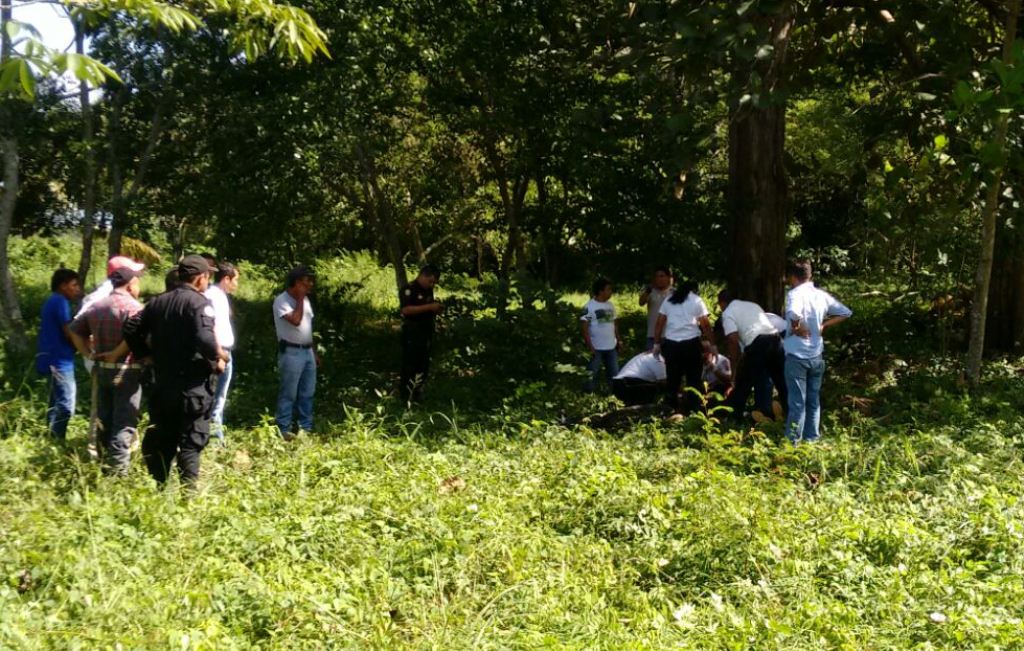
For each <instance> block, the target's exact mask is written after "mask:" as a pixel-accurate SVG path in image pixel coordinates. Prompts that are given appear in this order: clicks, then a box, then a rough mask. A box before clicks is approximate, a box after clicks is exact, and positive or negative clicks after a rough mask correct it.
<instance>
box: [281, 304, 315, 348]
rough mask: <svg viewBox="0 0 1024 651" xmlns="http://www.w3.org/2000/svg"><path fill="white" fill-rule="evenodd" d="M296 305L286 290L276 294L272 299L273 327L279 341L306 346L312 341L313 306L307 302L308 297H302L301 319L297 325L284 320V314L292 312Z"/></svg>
mask: <svg viewBox="0 0 1024 651" xmlns="http://www.w3.org/2000/svg"><path fill="white" fill-rule="evenodd" d="M298 305H299V304H298V303H297V302H296V301H295V299H294V298H292V296H291V294H289V293H288V292H287V291H284V292H281V293H280V294H278V295H277V298H275V299H274V329H275V330H276V331H277V338H278V339H280V340H281V341H287V342H288V343H290V344H298V345H300V346H308V345H310V344H312V343H313V306H312V305H310V304H309V298H308V297H306V298H304V299H303V303H302V321H301V322H300V323H299V325H298V326H293V325H292V324H291V323H288V322H287V321H285V320H284V316H285V315H286V314H289V313H291V312H294V311H295V308H296V307H298Z"/></svg>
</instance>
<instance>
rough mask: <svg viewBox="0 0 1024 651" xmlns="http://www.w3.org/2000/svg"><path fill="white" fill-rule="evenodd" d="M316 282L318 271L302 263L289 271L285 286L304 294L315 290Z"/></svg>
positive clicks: (294, 291)
mask: <svg viewBox="0 0 1024 651" xmlns="http://www.w3.org/2000/svg"><path fill="white" fill-rule="evenodd" d="M314 284H316V273H315V272H314V271H313V270H312V269H310V268H309V267H307V266H306V265H302V264H300V265H299V266H297V267H295V268H294V269H292V270H291V271H289V272H288V277H287V278H286V279H285V287H286V288H287V289H288V290H289V291H290V292H292V293H299V294H302V295H303V296H305V295H306V294H309V293H310V292H311V291H313V285H314Z"/></svg>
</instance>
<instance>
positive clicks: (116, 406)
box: [71, 267, 142, 475]
mask: <svg viewBox="0 0 1024 651" xmlns="http://www.w3.org/2000/svg"><path fill="white" fill-rule="evenodd" d="M139 275H140V272H137V271H134V270H133V269H132V268H131V267H121V268H119V269H117V270H116V271H114V273H112V274H110V277H109V280H110V283H111V287H112V288H113V289H112V291H111V293H110V295H109V296H107V297H106V298H104V299H102V300H100V301H97V302H95V303H93V304H92V305H91V306H90V307H89V309H87V310H86V311H84V312H82V313H80V314H79V315H78V316H77V317H75V320H74V322H72V324H71V337H72V340H73V341H74V343H75V348H77V349H78V351H79V352H80V353H82V356H83V357H85V358H86V359H89V358H91V357H93V356H94V355H95V356H96V358H97V359H98V360H99V361H97V362H96V366H97V369H96V373H95V376H94V377H93V382H95V383H96V388H95V391H94V393H93V400H95V401H96V404H94V405H93V410H94V412H95V413H96V418H97V421H98V428H99V436H98V438H99V441H100V443H101V444H102V449H103V456H104V457H105V462H106V466H107V468H108V469H109V470H110V472H112V473H113V474H117V475H124V474H127V473H128V463H129V460H130V458H131V446H132V443H133V442H134V441H135V437H136V435H137V431H138V430H137V428H138V425H139V407H140V403H141V402H142V365H141V364H139V363H136V362H135V361H134V360H133V359H132V356H131V355H130V354H126V355H121V354H119V353H120V351H117V353H114V351H116V350H117V349H118V348H119V347H120V346H121V344H122V342H123V341H124V324H125V323H127V322H128V319H130V318H131V317H133V316H135V315H136V314H138V313H139V312H140V311H142V303H139V301H138V298H139V289H140V283H139ZM90 341H91V349H90V343H89V342H90ZM111 353H113V354H114V356H113V357H107V355H108V354H111Z"/></svg>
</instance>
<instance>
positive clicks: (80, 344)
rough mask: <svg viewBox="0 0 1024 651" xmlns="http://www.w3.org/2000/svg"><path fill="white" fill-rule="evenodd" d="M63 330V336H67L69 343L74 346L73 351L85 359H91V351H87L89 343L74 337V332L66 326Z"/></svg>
mask: <svg viewBox="0 0 1024 651" xmlns="http://www.w3.org/2000/svg"><path fill="white" fill-rule="evenodd" d="M64 330H65V333H64V334H66V335H67V337H68V339H70V340H71V343H72V344H73V345H74V346H75V350H77V351H78V353H79V354H80V355H81V356H82V357H84V358H85V359H92V350H90V349H89V342H88V341H86V340H85V338H84V337H80V336H78V335H76V334H75V333H74V331H72V330H71V328H68V327H67V326H64Z"/></svg>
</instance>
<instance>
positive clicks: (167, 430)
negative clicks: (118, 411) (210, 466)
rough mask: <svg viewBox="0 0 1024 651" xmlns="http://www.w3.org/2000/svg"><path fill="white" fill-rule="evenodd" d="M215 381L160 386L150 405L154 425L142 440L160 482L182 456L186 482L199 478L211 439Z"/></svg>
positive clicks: (181, 470)
mask: <svg viewBox="0 0 1024 651" xmlns="http://www.w3.org/2000/svg"><path fill="white" fill-rule="evenodd" d="M212 408H213V381H212V379H211V380H208V381H206V382H203V383H201V384H198V385H193V386H191V387H186V388H184V389H182V388H180V387H173V386H170V387H167V386H159V385H158V386H157V388H156V390H155V391H154V394H153V400H152V401H151V402H150V405H149V415H150V420H151V421H152V427H150V428H149V430H147V431H146V437H145V438H144V439H143V441H142V458H143V459H144V460H145V462H146V467H147V468H148V469H149V474H151V475H152V476H153V479H155V480H156V481H157V482H158V483H160V484H163V483H164V482H166V481H167V476H168V475H169V474H170V470H171V463H172V462H173V461H174V459H175V457H177V459H178V473H179V475H180V476H181V481H182V483H184V484H194V483H195V482H196V480H197V479H199V455H200V454H201V453H202V451H203V448H205V447H206V444H207V443H209V442H210V412H211V410H212Z"/></svg>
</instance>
